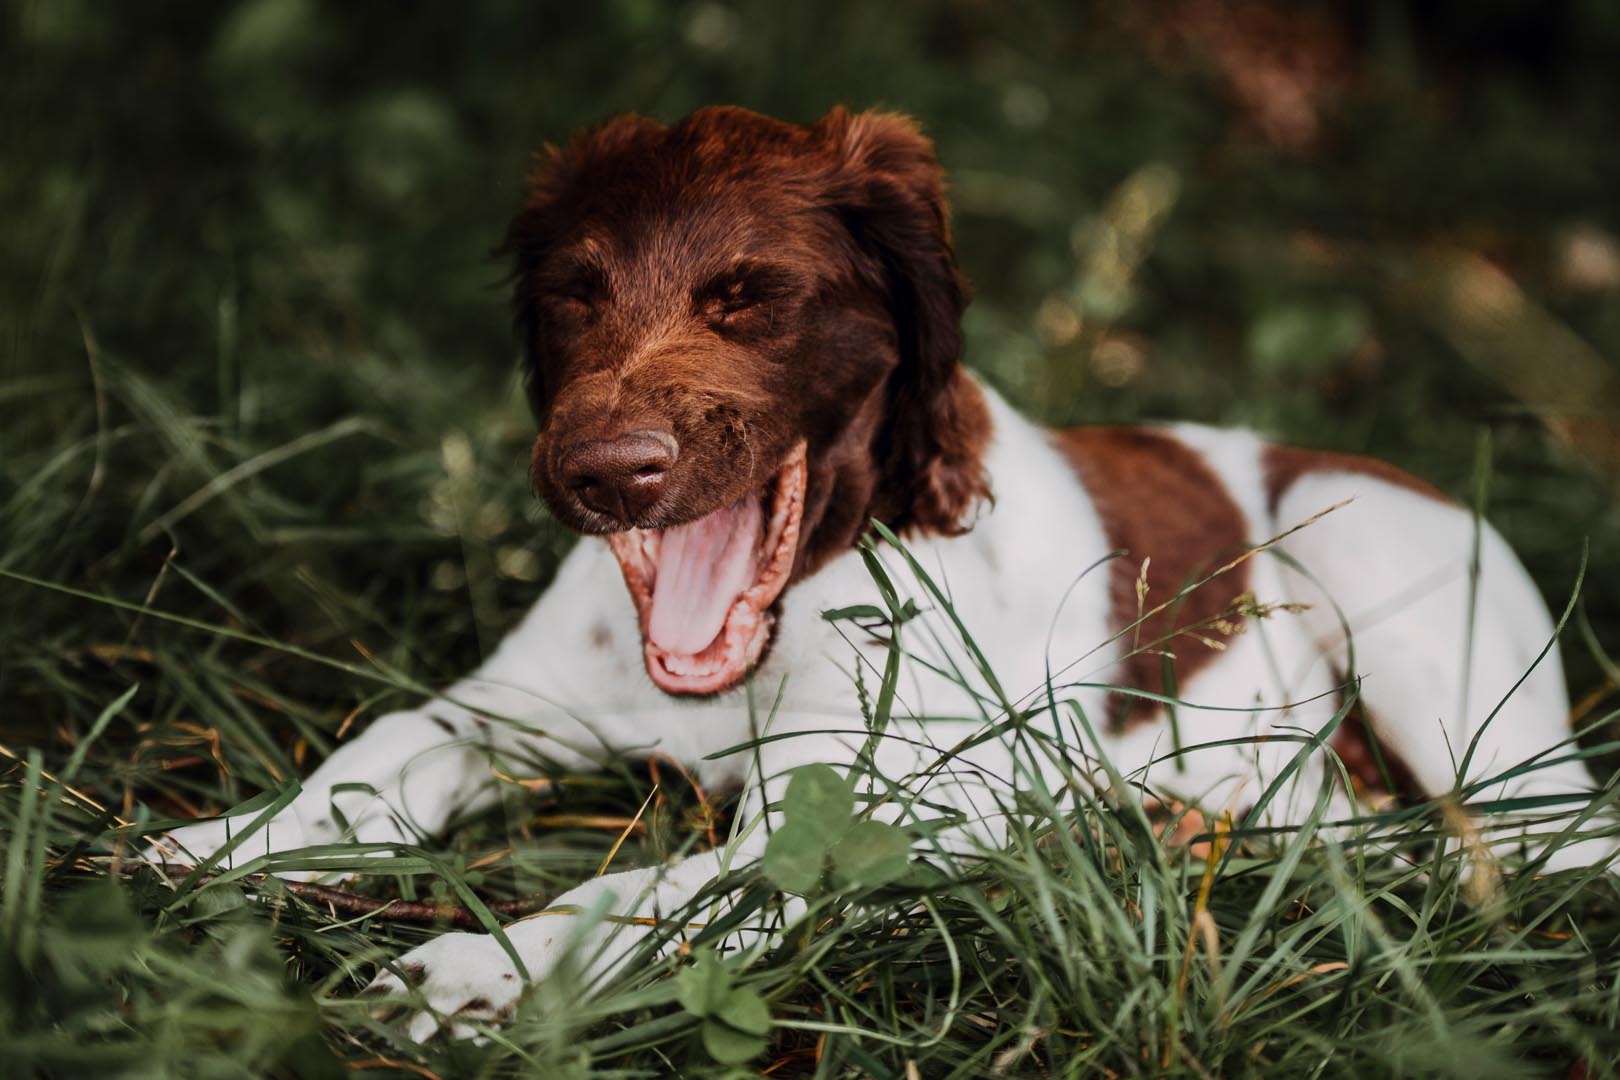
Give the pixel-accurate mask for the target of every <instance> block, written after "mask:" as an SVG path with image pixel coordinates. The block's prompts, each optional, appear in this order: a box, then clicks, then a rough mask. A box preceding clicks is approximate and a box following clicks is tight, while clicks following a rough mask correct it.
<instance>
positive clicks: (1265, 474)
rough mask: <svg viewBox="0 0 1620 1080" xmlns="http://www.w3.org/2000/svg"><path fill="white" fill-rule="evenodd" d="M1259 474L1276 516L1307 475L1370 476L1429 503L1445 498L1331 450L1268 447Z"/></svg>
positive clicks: (1383, 464)
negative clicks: (1428, 500) (1347, 474)
mask: <svg viewBox="0 0 1620 1080" xmlns="http://www.w3.org/2000/svg"><path fill="white" fill-rule="evenodd" d="M1260 472H1261V477H1262V479H1263V480H1264V482H1265V486H1266V509H1267V511H1268V512H1270V513H1272V514H1275V513H1276V512H1277V504H1278V503H1280V502H1282V497H1283V496H1284V495H1286V494H1288V489H1289V488H1291V487H1293V486H1294V482H1295V481H1296V480H1298V479H1299V478H1300V477H1301V476H1304V475H1306V474H1308V473H1355V474H1357V475H1359V476H1371V477H1373V478H1374V479H1377V480H1382V481H1384V483H1386V484H1393V485H1394V486H1395V487H1398V488H1403V489H1405V490H1407V491H1412V492H1416V493H1417V494H1419V495H1427V496H1428V497H1429V498H1431V499H1439V500H1441V501H1448V500H1446V496H1445V495H1444V494H1442V493H1441V492H1440V491H1439V490H1438V489H1436V488H1435V487H1434V486H1433V485H1432V484H1429V483H1428V482H1427V481H1424V480H1420V479H1418V478H1417V477H1415V476H1413V475H1412V474H1411V473H1409V472H1406V471H1405V470H1403V469H1397V468H1396V467H1395V466H1393V465H1391V464H1390V463H1389V462H1387V461H1379V460H1378V459H1377V458H1370V457H1362V456H1361V455H1360V454H1341V453H1336V452H1334V451H1331V450H1304V449H1301V448H1300V447H1297V446H1275V445H1273V446H1267V447H1266V448H1265V449H1264V450H1262V451H1261V452H1260Z"/></svg>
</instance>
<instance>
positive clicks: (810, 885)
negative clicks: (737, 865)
mask: <svg viewBox="0 0 1620 1080" xmlns="http://www.w3.org/2000/svg"><path fill="white" fill-rule="evenodd" d="M826 854H827V843H826V841H825V840H824V839H823V838H822V836H821V834H819V833H818V832H816V831H815V830H814V829H812V828H810V827H809V826H807V825H805V824H804V822H802V821H792V820H790V821H788V822H787V823H785V824H784V825H783V826H782V827H781V828H780V829H777V830H776V831H775V832H774V833H772V834H771V839H770V843H768V844H766V845H765V858H764V860H763V861H762V863H761V865H762V867H763V868H764V870H765V876H766V877H768V878H770V879H771V883H772V884H773V885H775V886H776V887H777V888H779V889H781V890H783V891H784V892H790V893H798V894H800V895H801V896H802V895H804V894H806V893H810V892H813V891H814V890H815V888H816V884H817V883H818V882H820V881H821V864H822V862H823V861H825V858H826Z"/></svg>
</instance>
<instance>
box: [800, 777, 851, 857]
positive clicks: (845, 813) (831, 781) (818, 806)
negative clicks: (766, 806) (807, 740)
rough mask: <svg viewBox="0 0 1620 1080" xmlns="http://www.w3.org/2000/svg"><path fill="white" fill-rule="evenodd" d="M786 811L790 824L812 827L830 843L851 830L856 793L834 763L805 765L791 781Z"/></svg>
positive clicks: (825, 843) (825, 841) (825, 844)
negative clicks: (835, 767)
mask: <svg viewBox="0 0 1620 1080" xmlns="http://www.w3.org/2000/svg"><path fill="white" fill-rule="evenodd" d="M782 812H783V813H784V814H785V815H786V816H787V820H788V823H789V824H797V825H800V826H802V827H804V828H806V829H809V830H811V831H812V832H814V833H815V834H816V835H817V836H818V837H820V838H821V840H822V842H823V845H824V846H828V845H831V844H832V843H833V841H835V840H837V839H838V838H839V837H840V836H843V835H844V833H846V832H848V831H849V823H850V821H851V819H852V818H853V817H854V816H855V794H854V792H852V791H851V790H850V786H849V781H848V780H846V779H844V778H843V777H842V776H840V775H838V770H836V769H834V768H833V767H832V766H831V765H803V766H800V767H799V768H798V769H795V770H794V772H793V779H792V780H789V781H788V788H787V795H786V796H784V797H783V799H782Z"/></svg>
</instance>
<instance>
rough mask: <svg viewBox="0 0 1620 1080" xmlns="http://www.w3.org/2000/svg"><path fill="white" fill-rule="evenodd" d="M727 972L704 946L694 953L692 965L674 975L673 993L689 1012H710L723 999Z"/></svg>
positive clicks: (728, 987) (728, 986) (728, 981)
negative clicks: (694, 957) (694, 958)
mask: <svg viewBox="0 0 1620 1080" xmlns="http://www.w3.org/2000/svg"><path fill="white" fill-rule="evenodd" d="M730 990H731V973H730V972H729V971H727V970H726V966H725V965H724V964H722V963H721V962H720V958H719V957H718V956H716V955H715V954H714V953H713V952H710V951H709V950H708V949H703V950H701V951H700V952H699V953H698V954H697V959H696V960H694V961H693V963H692V966H691V967H689V968H685V969H683V970H682V971H681V972H680V973H679V974H678V975H676V976H675V997H676V998H677V999H678V1000H679V1001H680V1003H681V1007H682V1008H684V1009H685V1010H686V1011H687V1012H689V1013H691V1014H692V1015H693V1016H712V1015H714V1013H715V1011H716V1010H717V1009H719V1008H720V1007H721V1005H722V1004H724V1003H725V1001H726V1000H727V994H728V992H729V991H730Z"/></svg>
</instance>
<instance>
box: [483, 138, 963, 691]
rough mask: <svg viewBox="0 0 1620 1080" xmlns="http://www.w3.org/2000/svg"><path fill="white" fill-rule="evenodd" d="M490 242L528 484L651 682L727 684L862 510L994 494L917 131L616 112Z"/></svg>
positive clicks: (551, 155)
mask: <svg viewBox="0 0 1620 1080" xmlns="http://www.w3.org/2000/svg"><path fill="white" fill-rule="evenodd" d="M507 244H508V248H509V249H510V251H511V253H512V255H513V257H514V258H515V261H516V279H515V280H516V284H515V302H516V309H517V326H518V331H519V334H520V335H521V338H522V342H523V347H524V350H525V364H526V365H527V367H526V371H525V376H526V379H527V385H528V389H529V395H530V400H531V403H532V405H533V407H534V412H535V416H536V418H537V420H538V422H539V426H540V433H539V437H538V438H537V439H536V440H535V444H534V454H533V477H534V483H535V487H536V489H537V490H538V491H539V493H540V494H541V496H542V497H543V498H544V499H545V501H546V502H547V503H548V504H549V505H550V506H551V509H552V510H553V511H554V512H555V513H556V515H557V516H558V518H560V519H561V520H562V521H563V522H564V523H565V524H567V525H569V526H570V527H572V528H574V529H577V530H579V531H580V532H584V533H598V534H603V533H605V534H609V539H610V542H611V544H612V547H613V551H614V553H615V554H616V555H617V557H618V559H619V562H620V565H621V567H622V569H623V571H624V577H625V582H626V584H627V585H628V587H629V589H630V592H631V595H632V597H633V598H634V600H635V602H636V607H637V610H638V612H639V614H640V619H641V630H642V636H643V641H644V645H645V658H646V663H647V670H648V673H649V674H650V675H651V676H652V679H653V681H654V682H655V683H656V684H657V685H658V686H659V687H660V688H662V689H663V690H665V691H667V692H669V693H677V694H708V693H716V692H719V691H721V690H725V689H728V688H730V687H732V686H734V685H736V684H737V683H738V682H739V681H740V680H741V679H742V678H743V677H744V676H745V675H746V674H747V672H748V670H749V668H750V667H751V666H752V665H753V664H754V663H756V662H757V661H758V659H759V658H760V656H761V655H762V654H763V653H764V651H765V649H766V647H767V646H768V645H769V643H770V635H771V632H772V626H773V624H774V611H773V609H774V606H775V604H776V603H777V601H778V599H779V597H780V596H781V594H782V591H783V589H785V588H787V587H788V586H789V585H790V584H791V583H792V582H793V581H794V580H796V579H797V578H799V577H802V576H803V575H805V574H807V573H810V572H812V571H813V570H814V569H815V568H816V567H817V566H819V565H820V564H821V563H822V562H824V561H825V560H826V559H827V558H828V557H830V556H831V555H834V554H837V553H838V552H840V551H842V550H846V549H847V548H848V547H849V546H850V545H851V544H852V543H853V542H854V540H855V539H856V538H857V537H858V535H859V534H860V532H861V530H862V529H863V528H864V526H865V525H866V523H867V521H868V520H869V519H871V518H874V517H875V518H877V519H878V520H881V521H883V522H885V523H886V524H888V525H889V526H891V527H893V528H895V529H897V530H916V531H925V532H936V533H953V532H960V531H961V530H962V529H964V528H965V527H966V526H967V523H968V519H969V518H970V516H971V512H972V508H973V505H974V503H976V502H977V501H978V500H979V499H980V498H982V497H984V496H986V495H988V488H987V482H986V478H985V475H984V472H983V469H982V467H981V464H980V456H981V450H982V448H983V444H984V443H985V441H986V439H987V436H988V431H989V422H988V418H987V415H986V413H985V408H984V403H983V401H982V399H981V397H980V395H979V393H978V391H977V389H976V387H975V386H974V385H973V384H972V382H971V381H970V380H969V379H968V378H967V376H966V375H965V373H963V372H962V371H961V370H960V369H959V367H958V355H959V352H960V349H961V336H960V321H961V315H962V309H963V307H964V306H965V304H966V302H967V301H966V293H965V289H964V285H963V282H962V279H961V276H960V275H959V274H958V272H957V269H956V261H955V257H954V256H953V254H952V252H951V246H950V238H949V232H948V226H947V219H946V204H945V197H944V191H943V183H942V178H941V174H940V169H939V166H938V164H937V163H936V161H935V160H934V155H933V149H932V146H931V145H930V143H929V142H928V140H927V139H925V138H924V137H923V136H922V135H921V134H919V132H918V130H917V128H916V126H915V125H914V124H913V123H912V122H911V121H909V120H907V119H905V118H903V117H900V116H895V115H892V114H881V113H864V114H859V115H851V114H849V113H847V112H845V111H843V110H841V109H840V110H835V111H834V112H832V113H831V114H829V115H828V116H826V117H825V118H823V119H822V120H820V121H819V122H817V123H815V124H812V125H809V126H801V125H794V124H787V123H783V122H780V121H777V120H772V119H769V118H767V117H763V116H759V115H757V114H754V113H750V112H747V111H745V110H742V109H731V108H712V109H703V110H701V111H699V112H696V113H694V114H693V115H691V116H689V117H688V118H686V119H685V120H683V121H681V122H680V123H677V124H675V125H673V126H668V127H666V126H664V125H662V124H659V123H656V122H654V121H651V120H647V119H644V118H641V117H634V116H628V117H621V118H619V119H616V120H613V121H610V122H608V123H606V124H604V125H602V126H600V127H597V128H594V129H592V130H589V131H586V132H584V133H582V134H581V135H579V136H577V137H576V138H575V139H574V140H573V141H572V142H571V143H570V144H569V145H568V146H566V147H564V148H562V149H553V150H549V151H547V152H546V153H545V154H543V155H542V157H541V159H540V161H539V163H538V165H537V167H536V169H535V171H534V174H533V176H532V177H531V178H530V181H529V188H528V194H527V198H526V200H525V203H524V206H523V208H522V210H521V211H520V212H519V213H518V215H517V217H516V218H515V219H514V220H513V222H512V225H511V228H510V231H509V234H508V238H507Z"/></svg>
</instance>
